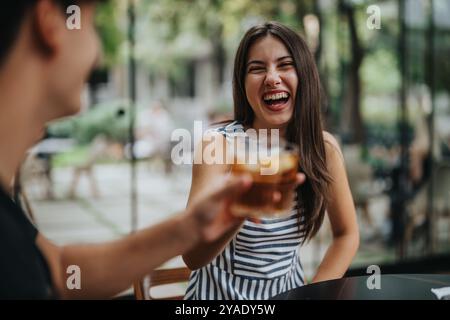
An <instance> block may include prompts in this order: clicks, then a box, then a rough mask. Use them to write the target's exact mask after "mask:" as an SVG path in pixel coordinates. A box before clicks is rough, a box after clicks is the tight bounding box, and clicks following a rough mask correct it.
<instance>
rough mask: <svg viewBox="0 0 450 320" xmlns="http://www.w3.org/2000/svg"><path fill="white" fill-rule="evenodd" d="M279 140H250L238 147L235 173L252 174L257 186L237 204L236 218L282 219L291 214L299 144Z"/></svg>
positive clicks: (234, 165) (235, 203) (254, 183)
mask: <svg viewBox="0 0 450 320" xmlns="http://www.w3.org/2000/svg"><path fill="white" fill-rule="evenodd" d="M255 139H256V140H257V141H255ZM277 140H278V141H277V143H273V142H271V143H266V142H264V141H262V142H261V141H259V139H257V138H248V137H246V138H244V142H243V143H240V144H238V148H237V150H236V151H235V152H236V155H235V156H234V162H233V164H232V169H231V172H232V174H233V175H242V174H249V175H251V176H252V178H253V183H252V185H251V187H250V188H249V190H247V191H246V192H244V193H243V194H242V195H241V196H240V197H239V198H238V199H237V200H236V201H235V202H234V203H233V205H232V207H231V211H232V212H233V214H234V215H236V216H240V217H253V218H280V217H284V216H287V215H289V214H290V213H291V211H292V208H293V206H294V199H295V194H296V176H297V171H298V165H299V152H298V147H297V146H296V145H294V144H292V143H288V142H286V141H285V140H283V139H281V138H277ZM255 144H256V145H257V147H255ZM243 150H245V152H243ZM276 198H279V199H276Z"/></svg>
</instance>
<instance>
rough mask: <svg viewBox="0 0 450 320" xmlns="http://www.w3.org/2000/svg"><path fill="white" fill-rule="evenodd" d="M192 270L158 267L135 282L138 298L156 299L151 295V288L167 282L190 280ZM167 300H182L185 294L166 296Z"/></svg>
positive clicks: (135, 291)
mask: <svg viewBox="0 0 450 320" xmlns="http://www.w3.org/2000/svg"><path fill="white" fill-rule="evenodd" d="M190 274H191V270H189V269H188V268H186V267H182V268H173V269H158V270H155V271H153V272H152V273H150V274H149V275H148V276H146V277H144V279H142V280H141V281H138V282H136V283H134V294H135V297H136V300H156V298H154V297H152V295H151V288H153V287H156V286H161V285H166V284H174V283H182V282H187V281H188V280H189V276H190ZM164 299H165V300H182V299H183V296H179V295H176V296H170V297H164Z"/></svg>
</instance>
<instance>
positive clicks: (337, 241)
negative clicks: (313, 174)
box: [312, 133, 359, 282]
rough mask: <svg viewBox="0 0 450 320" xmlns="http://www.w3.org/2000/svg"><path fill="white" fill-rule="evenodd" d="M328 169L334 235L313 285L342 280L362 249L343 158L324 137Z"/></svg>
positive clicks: (328, 136)
mask: <svg viewBox="0 0 450 320" xmlns="http://www.w3.org/2000/svg"><path fill="white" fill-rule="evenodd" d="M324 139H325V146H326V149H327V163H328V170H329V172H330V174H331V176H332V178H333V181H332V182H331V185H330V203H329V205H328V208H327V212H328V217H329V220H330V224H331V229H332V232H333V242H332V244H331V245H330V247H329V248H328V250H327V252H326V254H325V257H324V258H323V260H322V263H321V264H320V266H319V268H318V270H317V272H316V275H315V276H314V278H313V280H312V282H319V281H325V280H331V279H337V278H341V277H342V276H343V275H344V274H345V272H346V271H347V269H348V267H349V266H350V263H351V262H352V260H353V257H354V256H355V254H356V251H357V250H358V246H359V230H358V223H357V220H356V212H355V206H354V203H353V198H352V194H351V191H350V187H349V184H348V180H347V175H346V172H345V166H344V158H343V156H342V152H341V150H340V148H339V145H338V143H337V141H336V140H335V139H334V138H333V136H331V135H330V134H328V133H325V134H324Z"/></svg>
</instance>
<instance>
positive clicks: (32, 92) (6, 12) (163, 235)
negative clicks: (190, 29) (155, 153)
mask: <svg viewBox="0 0 450 320" xmlns="http://www.w3.org/2000/svg"><path fill="white" fill-rule="evenodd" d="M97 2H98V1H95V0H78V1H76V0H71V1H68V0H67V1H64V0H3V1H0V21H1V22H2V24H1V27H0V274H1V276H2V279H1V280H0V299H1V298H3V299H4V298H8V299H15V298H26V299H31V298H35V299H46V298H107V297H111V296H113V295H115V294H118V293H120V292H122V291H123V290H125V289H127V288H129V287H130V285H131V284H132V282H133V281H137V280H139V279H141V278H142V277H143V276H144V275H146V274H148V273H149V272H151V271H152V270H153V269H154V268H156V267H158V266H159V265H161V264H162V263H163V262H165V261H167V260H168V259H170V258H172V257H175V256H177V255H180V254H183V253H185V252H186V251H187V250H190V249H192V248H193V247H194V246H195V245H197V244H198V243H199V242H200V241H201V243H202V244H203V243H209V242H211V241H213V240H216V239H218V238H219V237H221V236H223V234H224V233H225V232H228V230H229V228H230V227H231V226H233V225H234V223H233V220H232V219H231V218H229V217H230V215H229V212H228V211H229V210H228V207H229V204H230V202H231V201H232V200H233V199H234V197H235V196H236V195H237V194H239V193H240V192H242V191H244V190H245V189H246V188H248V187H249V185H250V184H251V181H250V180H249V178H246V177H244V178H241V179H225V178H221V179H217V180H215V183H214V185H212V186H210V189H209V190H208V191H207V192H202V193H201V194H200V193H199V194H197V196H196V197H195V199H194V200H193V201H191V203H190V205H189V206H188V207H187V209H186V210H184V211H183V212H181V213H180V214H178V215H175V216H174V217H172V218H171V219H168V220H167V221H165V222H162V223H160V224H158V225H156V226H154V227H151V228H147V229H143V230H141V231H138V232H136V233H134V234H132V235H129V236H127V237H124V238H122V239H119V240H116V241H112V242H107V243H102V244H96V245H68V246H58V245H55V244H54V243H52V242H51V241H49V240H48V239H46V237H45V236H44V235H42V234H41V233H40V232H39V231H38V230H37V229H36V227H35V226H34V225H33V223H32V222H30V221H29V220H28V218H27V217H26V216H25V214H24V212H23V211H22V210H21V208H20V207H19V206H18V204H17V203H15V202H14V201H13V200H12V196H13V195H12V188H11V186H12V184H13V177H14V176H15V174H16V173H17V171H18V169H19V167H20V164H21V162H22V161H23V159H24V157H25V153H26V151H27V150H28V149H29V148H30V147H31V146H33V145H34V144H35V143H36V142H37V141H39V140H40V138H41V137H42V133H43V132H44V128H45V125H46V124H47V123H48V122H49V121H51V120H54V119H57V118H60V117H64V116H69V115H73V114H75V113H77V112H78V111H79V110H80V105H81V102H80V95H81V92H82V90H83V88H84V84H85V81H86V79H87V78H88V76H89V74H90V72H91V70H92V68H93V67H94V66H95V64H96V61H97V57H98V55H99V42H98V38H97V34H96V31H95V27H94V14H95V6H96V3H97ZM72 4H76V5H79V7H80V8H81V13H82V14H81V29H79V30H77V29H75V30H69V29H68V28H66V19H67V15H66V8H67V7H68V6H69V5H72ZM72 265H75V266H78V267H79V268H80V271H81V274H80V276H81V279H80V280H81V288H80V289H79V290H70V289H69V288H68V287H67V277H68V276H69V275H70V274H67V268H68V266H72Z"/></svg>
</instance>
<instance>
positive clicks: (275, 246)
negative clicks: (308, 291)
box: [185, 122, 304, 300]
mask: <svg viewBox="0 0 450 320" xmlns="http://www.w3.org/2000/svg"><path fill="white" fill-rule="evenodd" d="M216 130H218V132H222V133H224V134H225V135H226V136H228V135H229V134H232V133H233V132H235V131H240V132H242V130H243V127H242V125H240V124H238V123H237V122H233V123H231V124H229V125H227V126H226V127H223V128H219V129H216ZM299 229H300V228H299V214H298V212H297V210H295V209H293V210H292V213H291V215H290V216H288V217H285V218H279V219H261V222H260V223H254V222H251V221H249V220H246V221H245V222H244V224H243V226H242V228H241V229H240V230H239V232H238V233H237V234H236V236H235V237H234V238H233V239H232V240H231V241H230V243H229V244H228V245H227V247H226V248H225V249H224V251H223V252H222V253H221V254H220V255H219V256H217V257H216V258H215V259H214V260H213V261H212V262H210V263H209V264H208V265H206V266H204V267H202V268H200V269H197V270H194V271H193V272H192V273H191V276H190V279H189V283H188V288H187V291H186V295H185V299H188V300H264V299H269V298H271V297H273V296H275V295H277V294H280V293H282V292H285V291H287V290H290V289H292V288H296V287H300V286H302V285H303V284H304V273H303V268H302V266H301V263H300V258H299V251H298V249H299V247H300V243H301V232H300V230H299Z"/></svg>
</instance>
